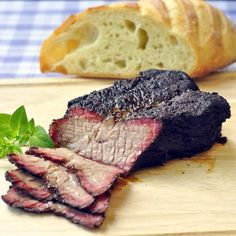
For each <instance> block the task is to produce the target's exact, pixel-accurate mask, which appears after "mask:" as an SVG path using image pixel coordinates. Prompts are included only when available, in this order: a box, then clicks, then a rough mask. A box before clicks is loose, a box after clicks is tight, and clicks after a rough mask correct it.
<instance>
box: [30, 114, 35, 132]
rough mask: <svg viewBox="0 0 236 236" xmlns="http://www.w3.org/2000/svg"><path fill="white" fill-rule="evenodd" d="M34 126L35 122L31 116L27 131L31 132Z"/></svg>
mask: <svg viewBox="0 0 236 236" xmlns="http://www.w3.org/2000/svg"><path fill="white" fill-rule="evenodd" d="M34 128H35V122H34V119H33V118H32V119H31V120H30V121H29V132H30V133H31V134H32V133H33V130H34Z"/></svg>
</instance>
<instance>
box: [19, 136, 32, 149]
mask: <svg viewBox="0 0 236 236" xmlns="http://www.w3.org/2000/svg"><path fill="white" fill-rule="evenodd" d="M29 137H30V136H29V134H26V135H24V136H22V137H21V138H20V139H19V145H20V146H24V145H26V144H27V143H28V142H29Z"/></svg>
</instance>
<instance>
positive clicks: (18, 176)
mask: <svg viewBox="0 0 236 236" xmlns="http://www.w3.org/2000/svg"><path fill="white" fill-rule="evenodd" d="M5 176H6V179H7V180H8V181H10V182H11V183H12V185H13V186H14V187H16V188H17V189H20V190H21V191H24V192H25V193H27V194H29V195H31V196H32V197H33V198H36V199H38V200H40V201H44V202H45V201H49V200H52V199H56V200H57V201H59V202H60V197H58V196H57V194H56V192H53V191H50V190H49V189H48V188H47V185H46V182H45V181H43V180H42V179H41V178H40V177H36V176H33V175H31V174H29V173H27V172H25V171H22V170H20V169H17V170H10V171H7V172H6V175H5ZM108 203H109V195H108V193H105V194H102V195H100V196H98V197H97V198H96V199H95V201H94V202H93V204H92V205H91V206H89V207H88V208H86V211H88V212H91V213H105V211H106V210H107V208H108Z"/></svg>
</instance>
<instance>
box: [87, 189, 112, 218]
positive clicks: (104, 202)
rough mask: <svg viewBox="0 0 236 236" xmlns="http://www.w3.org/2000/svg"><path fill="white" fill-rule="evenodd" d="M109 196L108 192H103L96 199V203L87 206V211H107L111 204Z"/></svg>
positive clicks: (100, 212) (101, 212)
mask: <svg viewBox="0 0 236 236" xmlns="http://www.w3.org/2000/svg"><path fill="white" fill-rule="evenodd" d="M109 198H110V196H109V194H108V193H103V194H102V195H100V196H98V197H97V198H96V199H95V201H94V203H93V204H92V205H91V206H89V207H88V208H87V211H88V212H91V213H99V214H103V213H105V212H106V210H107V208H108V206H109Z"/></svg>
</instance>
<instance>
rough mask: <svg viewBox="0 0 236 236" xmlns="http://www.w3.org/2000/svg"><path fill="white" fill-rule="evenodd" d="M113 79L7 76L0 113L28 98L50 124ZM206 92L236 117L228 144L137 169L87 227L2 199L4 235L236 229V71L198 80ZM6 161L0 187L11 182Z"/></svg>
mask: <svg viewBox="0 0 236 236" xmlns="http://www.w3.org/2000/svg"><path fill="white" fill-rule="evenodd" d="M112 82H113V81H112V80H94V79H25V80H9V79H8V80H1V81H0V101H1V103H0V112H5V113H12V112H13V111H14V110H15V109H16V108H17V107H19V106H20V105H22V104H24V105H25V107H26V109H27V113H28V115H29V117H30V118H31V117H34V118H35V120H36V122H37V123H38V124H41V125H43V126H44V127H45V128H48V125H49V124H50V122H51V120H52V119H53V118H59V117H61V116H62V115H63V114H64V112H65V109H66V104H67V101H68V100H70V99H72V98H74V97H77V96H79V95H83V94H85V93H89V92H91V91H92V90H94V89H101V88H103V87H106V86H108V85H110V84H111V83H112ZM197 83H198V85H199V86H200V88H201V89H202V90H204V91H217V92H219V94H221V95H223V96H224V97H225V98H227V100H228V101H229V103H230V105H231V108H232V118H231V119H230V120H228V121H227V122H226V123H225V124H224V126H223V134H224V135H226V136H227V137H228V143H227V144H225V145H221V144H215V145H214V147H213V148H212V149H211V150H209V151H208V152H205V153H201V154H199V155H198V156H196V157H194V158H192V159H185V160H175V161H170V162H168V163H167V164H166V165H165V166H162V167H154V168H150V169H145V170H141V171H138V172H135V173H134V174H133V175H132V176H130V178H129V179H128V180H127V181H125V180H122V181H120V183H119V184H118V185H117V187H116V189H115V190H114V192H113V194H112V197H111V201H110V208H109V210H108V212H107V214H106V219H105V222H104V224H103V225H102V226H101V227H100V228H99V229H97V230H94V231H90V230H86V229H84V228H82V227H80V226H78V225H75V224H72V223H70V222H69V221H67V220H65V219H63V218H61V217H56V216H52V215H33V214H29V213H25V212H23V211H20V210H16V209H11V208H9V207H7V206H6V205H5V204H4V203H3V202H2V201H0V235H1V236H16V235H17V236H23V235H24V236H29V235H34V236H38V235H44V236H54V235H55V236H66V235H68V236H72V235H80V236H83V235H134V236H138V235H139V236H141V235H143V236H144V235H167V234H168V235H173V234H174V235H178V236H179V235H236V72H232V73H229V72H228V73H226V72H225V73H221V74H219V73H218V74H214V75H211V76H209V77H207V78H202V79H199V80H197ZM10 168H13V166H12V165H11V164H9V163H8V161H7V160H6V159H2V160H0V194H1V195H2V194H4V193H5V192H6V191H7V189H8V183H7V182H6V181H5V179H4V173H5V171H6V170H8V169H10Z"/></svg>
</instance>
